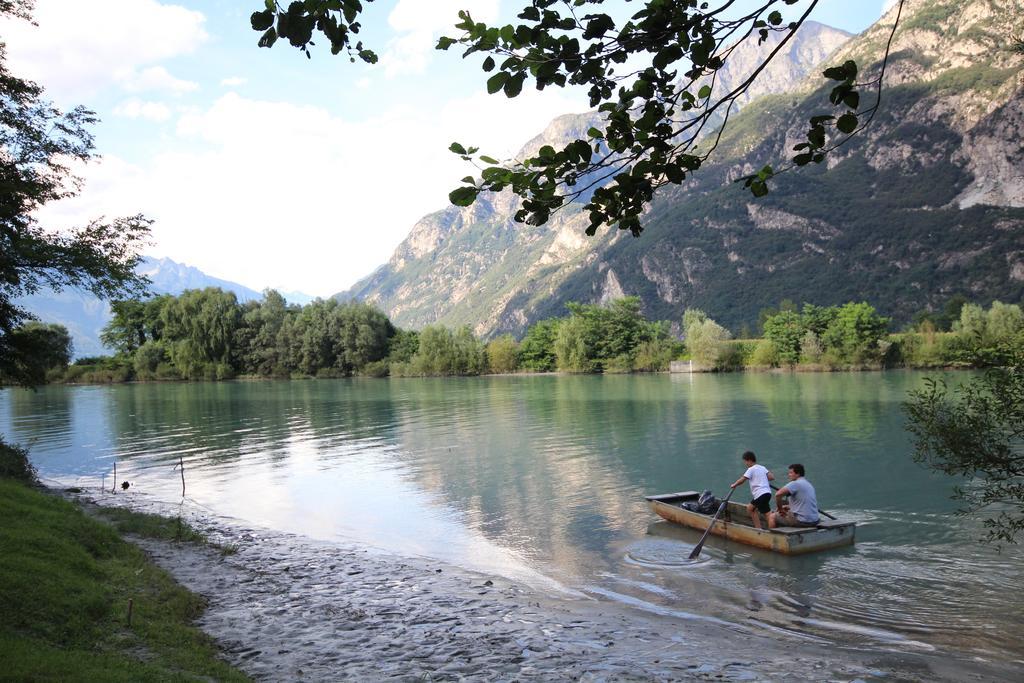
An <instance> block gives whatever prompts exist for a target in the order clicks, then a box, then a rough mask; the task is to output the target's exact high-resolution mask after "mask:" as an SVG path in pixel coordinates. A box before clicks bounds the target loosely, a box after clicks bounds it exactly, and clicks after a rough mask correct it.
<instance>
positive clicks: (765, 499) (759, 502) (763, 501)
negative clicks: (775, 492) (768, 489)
mask: <svg viewBox="0 0 1024 683" xmlns="http://www.w3.org/2000/svg"><path fill="white" fill-rule="evenodd" d="M771 502H772V494H770V493H762V494H761V495H760V496H758V497H757V498H755V499H754V500H752V501H750V504H751V505H753V506H754V507H755V508H757V510H758V512H762V513H764V514H768V513H769V512H771V509H772V506H771Z"/></svg>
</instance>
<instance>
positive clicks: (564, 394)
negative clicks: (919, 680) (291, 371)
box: [0, 372, 1024, 661]
mask: <svg viewBox="0 0 1024 683" xmlns="http://www.w3.org/2000/svg"><path fill="white" fill-rule="evenodd" d="M923 377H924V375H922V374H919V373H900V372H894V373H884V374H879V373H859V374H829V375H817V374H800V375H788V374H785V375H769V374H746V375H741V374H737V375H725V376H708V375H698V376H692V377H691V376H678V375H677V376H669V375H656V376H608V377H600V376H587V377H552V376H539V377H501V378H482V379H401V380H398V379H396V380H338V381H294V382H230V383H219V384H168V385H155V384H148V385H122V386H112V387H72V388H63V387H48V388H45V389H42V390H40V391H38V392H35V393H33V392H28V391H22V390H5V391H3V392H0V431H2V432H3V434H4V435H5V436H7V437H8V438H9V439H11V440H15V441H19V442H21V443H23V444H25V445H28V446H30V448H31V452H32V457H33V461H34V462H35V463H36V465H37V467H38V468H39V470H40V473H41V474H42V475H43V476H44V477H47V478H49V479H54V480H59V481H61V482H65V483H70V482H77V483H78V484H79V485H84V486H87V487H95V488H97V489H98V488H99V487H100V486H101V485H105V486H106V487H107V488H110V486H111V484H112V483H113V479H112V469H113V466H114V464H115V463H116V465H117V471H118V481H122V480H128V481H130V482H132V489H131V490H132V491H138V492H144V493H147V494H150V495H152V496H155V497H159V498H161V499H164V500H169V501H170V500H176V499H180V496H181V485H182V483H181V473H180V471H179V470H177V469H175V467H174V466H175V465H176V464H177V463H178V462H179V461H180V462H183V463H184V468H185V485H186V496H187V498H188V499H189V500H190V502H192V503H194V504H196V505H199V506H202V507H204V508H206V509H208V510H210V511H211V512H214V513H216V514H219V515H227V516H231V517H236V518H239V519H243V520H246V521H247V522H250V523H254V524H259V525H264V526H267V527H270V528H274V529H278V530H281V531H289V532H298V533H302V534H305V535H308V536H311V537H314V538H318V539H326V540H346V541H355V542H358V543H365V544H368V545H373V546H377V547H380V548H384V549H386V550H391V551H395V552H397V553H400V554H407V555H417V556H423V557H429V558H437V559H440V560H444V561H447V562H451V563H454V564H457V565H460V566H464V567H468V568H471V569H475V570H480V571H485V572H493V573H496V574H500V575H503V576H506V577H509V578H511V579H514V580H518V581H525V582H528V583H531V584H534V585H538V586H541V587H545V588H548V589H556V590H567V591H582V592H584V593H588V594H591V595H595V596H601V597H603V598H606V599H612V600H616V601H621V602H623V603H627V604H631V605H634V606H638V607H640V608H643V609H646V610H649V611H651V612H654V613H665V614H672V615H674V616H676V617H680V616H681V617H684V618H691V617H692V618H698V619H710V620H721V621H725V622H728V623H744V624H747V625H754V626H763V627H764V628H765V629H767V630H772V629H781V630H784V631H786V632H788V633H794V634H797V635H799V636H802V637H806V638H810V639H822V640H824V641H828V642H842V643H846V644H849V643H858V642H862V643H865V644H871V645H878V644H883V645H885V646H886V647H891V648H894V649H902V650H915V651H929V650H933V649H941V650H943V651H947V650H957V651H961V652H963V653H965V654H970V655H972V656H980V657H983V658H991V659H998V660H1002V661H1007V660H1021V659H1024V643H1022V639H1021V638H1020V636H1019V635H1018V634H1019V633H1021V632H1022V629H1021V627H1022V626H1024V623H1022V622H1024V609H1022V607H1024V597H1022V596H1021V594H1020V591H1019V585H1020V579H1021V575H1022V572H1021V569H1020V567H1021V560H1022V559H1024V553H1022V552H1021V550H1020V549H1018V548H1013V547H1011V548H1008V549H1004V550H1003V552H1002V553H998V552H996V551H995V550H994V549H993V548H991V547H988V546H986V545H984V544H981V543H979V542H978V539H979V538H980V537H981V536H982V535H983V529H982V527H981V525H980V522H978V521H977V520H972V519H966V518H963V517H958V516H956V515H954V514H953V512H954V510H955V503H954V502H952V501H950V500H949V495H950V493H951V492H952V487H953V485H954V484H956V483H957V482H955V481H952V480H949V479H948V478H946V477H944V476H942V475H937V474H932V473H930V472H928V471H926V470H924V469H922V468H920V467H918V466H917V465H915V464H914V463H913V461H912V459H911V457H910V453H911V450H912V448H911V443H910V440H909V438H908V436H907V434H906V432H905V431H904V429H903V421H904V420H903V416H902V414H901V413H900V410H899V404H900V402H901V401H902V400H904V399H905V397H906V392H907V390H909V389H911V388H913V387H916V386H920V384H921V382H922V379H923ZM747 448H751V449H753V450H755V451H757V452H758V454H759V456H760V461H761V462H762V464H765V465H767V466H768V467H769V468H770V469H773V470H774V471H775V473H776V475H777V476H778V477H779V478H780V479H783V480H784V472H785V468H786V465H787V464H788V463H790V462H794V461H799V462H802V463H804V464H805V466H806V467H807V470H808V479H810V480H811V481H812V482H813V483H814V484H815V486H816V488H817V491H818V498H819V502H820V503H821V505H822V507H823V508H824V509H826V510H828V511H829V512H831V513H833V514H835V515H836V516H838V517H840V518H842V519H853V520H856V521H857V522H858V529H857V544H856V545H855V546H854V547H853V548H849V549H841V550H835V551H829V552H826V553H822V554H817V555H813V556H808V557H797V558H785V557H781V556H777V555H774V554H771V553H766V552H761V551H757V550H754V549H750V548H746V547H744V546H738V545H734V544H730V543H727V542H725V541H721V540H719V539H712V540H710V541H709V542H708V544H707V545H706V546H705V550H704V552H703V554H702V555H701V558H700V559H699V560H698V561H696V562H690V561H688V560H687V559H686V558H687V555H688V554H689V551H690V550H691V548H692V547H693V544H694V543H696V541H697V540H698V539H699V534H696V533H695V532H692V531H690V530H687V529H682V528H678V527H675V526H674V525H670V524H668V523H665V522H661V521H659V520H658V518H657V517H656V516H654V515H653V513H651V512H650V511H649V510H648V508H647V505H646V503H645V501H644V499H643V496H644V495H645V494H651V493H662V492H667V491H675V490H683V489H701V488H712V489H714V490H715V491H716V492H718V493H725V491H726V490H727V487H728V484H729V483H731V482H732V481H733V480H734V479H735V478H736V477H737V476H738V475H739V474H740V473H741V472H742V466H741V463H740V462H739V457H738V454H739V453H740V452H741V451H743V450H745V449H747ZM740 493H744V494H745V493H746V492H745V491H742V492H740ZM737 497H739V493H738V494H737Z"/></svg>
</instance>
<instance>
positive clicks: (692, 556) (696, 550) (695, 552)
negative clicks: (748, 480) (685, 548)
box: [690, 489, 736, 560]
mask: <svg viewBox="0 0 1024 683" xmlns="http://www.w3.org/2000/svg"><path fill="white" fill-rule="evenodd" d="M735 490H736V489H730V490H729V495H728V496H726V497H725V500H723V501H722V504H721V505H719V506H718V512H716V513H715V516H714V517H712V518H711V524H708V528H707V530H706V531H705V532H704V535H703V536H701V537H700V542H699V543H698V544H697V545H696V546H695V547H694V549H693V552H691V553H690V559H691V560H696V559H697V556H698V555H700V551H701V550H702V549H703V548H704V541H706V540H708V534H710V533H711V528H712V527H713V526H715V522H717V521H718V516H719V515H720V514H722V510H724V509H725V506H726V505H728V504H729V499H730V498H732V494H733V492H734V491H735Z"/></svg>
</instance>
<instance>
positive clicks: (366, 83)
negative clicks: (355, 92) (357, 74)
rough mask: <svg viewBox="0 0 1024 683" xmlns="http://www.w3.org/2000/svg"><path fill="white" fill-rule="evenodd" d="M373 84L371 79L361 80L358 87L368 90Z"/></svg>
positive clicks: (357, 84)
mask: <svg viewBox="0 0 1024 683" xmlns="http://www.w3.org/2000/svg"><path fill="white" fill-rule="evenodd" d="M372 83H373V81H372V80H370V79H369V78H360V79H359V80H358V81H356V87H357V88H359V89H360V90H366V89H367V88H369V87H370V85H371V84H372Z"/></svg>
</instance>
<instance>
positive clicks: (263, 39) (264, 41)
mask: <svg viewBox="0 0 1024 683" xmlns="http://www.w3.org/2000/svg"><path fill="white" fill-rule="evenodd" d="M276 42H277V31H275V30H274V27H273V26H271V27H270V28H268V29H267V32H266V33H264V34H263V35H262V36H260V39H259V41H258V42H257V43H256V44H257V45H259V46H260V47H274V43H276Z"/></svg>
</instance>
